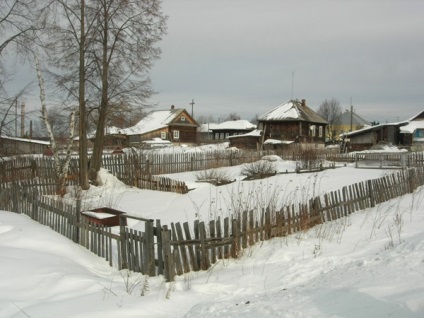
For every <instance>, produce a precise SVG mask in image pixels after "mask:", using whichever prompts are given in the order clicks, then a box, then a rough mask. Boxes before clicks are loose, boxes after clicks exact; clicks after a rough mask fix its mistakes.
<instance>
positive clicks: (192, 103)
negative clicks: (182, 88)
mask: <svg viewBox="0 0 424 318" xmlns="http://www.w3.org/2000/svg"><path fill="white" fill-rule="evenodd" d="M190 105H191V117H193V118H194V113H193V106H194V99H192V100H191V103H190Z"/></svg>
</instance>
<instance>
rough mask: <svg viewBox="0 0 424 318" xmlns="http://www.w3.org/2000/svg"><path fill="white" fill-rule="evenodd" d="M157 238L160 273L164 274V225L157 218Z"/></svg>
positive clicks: (155, 230)
mask: <svg viewBox="0 0 424 318" xmlns="http://www.w3.org/2000/svg"><path fill="white" fill-rule="evenodd" d="M154 232H155V233H156V240H157V255H158V275H162V274H163V266H164V264H163V244H162V226H161V224H160V220H156V228H155V229H154Z"/></svg>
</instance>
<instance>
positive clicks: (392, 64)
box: [16, 0, 424, 123]
mask: <svg viewBox="0 0 424 318" xmlns="http://www.w3.org/2000/svg"><path fill="white" fill-rule="evenodd" d="M163 11H164V13H165V14H166V15H168V17H169V19H168V33H167V35H165V36H164V39H163V41H162V42H160V46H161V48H162V51H163V53H162V57H161V59H160V60H158V61H156V63H155V66H154V67H153V69H152V71H151V77H152V81H153V88H154V89H155V90H156V91H157V92H158V94H157V95H155V96H154V97H153V98H152V100H151V102H152V103H157V107H156V109H164V108H168V107H170V105H175V106H176V107H181V108H187V109H188V110H189V111H191V105H190V102H191V100H192V99H194V102H195V105H194V115H195V117H197V116H198V115H213V116H214V117H215V119H218V118H221V119H223V118H225V117H226V116H227V115H228V114H230V113H233V112H235V113H237V114H238V115H240V116H241V118H242V119H247V120H251V119H253V118H254V117H255V115H261V114H263V113H265V112H267V111H269V110H271V109H273V108H274V107H276V106H278V105H280V104H282V103H284V102H286V101H288V100H289V99H291V98H296V99H303V98H304V99H306V101H307V104H308V106H310V107H311V108H312V109H314V110H317V109H318V107H319V105H320V104H321V103H322V102H323V101H324V100H325V99H331V98H335V99H337V100H338V101H339V102H340V104H341V106H342V109H343V110H345V109H350V105H351V100H352V105H353V108H354V110H355V111H356V113H357V114H359V115H360V116H362V117H363V118H365V119H367V120H369V121H378V122H380V123H385V122H395V121H402V120H407V119H409V118H410V117H412V116H414V115H416V114H417V113H419V112H421V111H423V110H424V1H423V0H417V1H412V0H402V1H400V0H399V1H393V0H380V1H379V0H367V1H358V0H355V1H353V0H351V1H348V0H340V1H335V0H333V1H320V0H315V1H314V0H296V1H289V0H163ZM16 78H17V79H18V81H19V83H20V84H23V82H25V80H28V81H29V80H30V78H35V71H34V70H33V69H31V70H29V71H28V68H26V69H23V70H22V71H21V72H20V74H17V76H16ZM22 79H24V80H22ZM34 91H35V93H34V95H35V96H33V97H31V96H29V97H28V99H27V105H28V109H29V110H30V109H40V102H39V98H38V90H37V86H36V85H35V89H34Z"/></svg>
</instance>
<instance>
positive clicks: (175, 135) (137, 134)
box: [118, 106, 198, 145]
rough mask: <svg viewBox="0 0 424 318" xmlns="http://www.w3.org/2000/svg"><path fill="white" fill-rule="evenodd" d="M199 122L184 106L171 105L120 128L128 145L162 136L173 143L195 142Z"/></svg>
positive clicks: (119, 132)
mask: <svg viewBox="0 0 424 318" xmlns="http://www.w3.org/2000/svg"><path fill="white" fill-rule="evenodd" d="M197 127H198V124H197V122H196V121H195V120H194V118H193V117H191V115H190V114H189V113H188V112H187V111H186V110H185V109H183V108H175V107H174V106H171V109H169V110H159V111H155V112H152V113H150V114H149V115H147V116H146V117H144V118H143V119H142V120H140V121H139V122H138V123H137V124H136V125H135V126H132V127H128V128H124V129H120V130H119V131H118V134H119V135H124V136H126V138H127V143H128V145H140V143H141V142H143V141H147V140H154V138H160V139H162V140H169V141H170V142H173V143H177V142H178V143H181V142H182V143H189V144H190V143H195V142H196V131H197Z"/></svg>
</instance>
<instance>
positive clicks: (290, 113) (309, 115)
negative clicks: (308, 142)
mask: <svg viewBox="0 0 424 318" xmlns="http://www.w3.org/2000/svg"><path fill="white" fill-rule="evenodd" d="M258 120H260V121H293V120H297V121H307V122H313V123H322V124H327V121H326V120H325V119H324V118H322V117H321V116H319V115H318V114H317V113H316V112H314V111H313V110H312V109H310V108H309V107H308V106H306V104H302V102H300V101H299V100H290V101H288V102H286V103H284V104H281V105H280V106H277V107H276V108H274V109H272V110H270V111H269V112H267V113H265V114H263V115H261V116H259V117H258Z"/></svg>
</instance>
